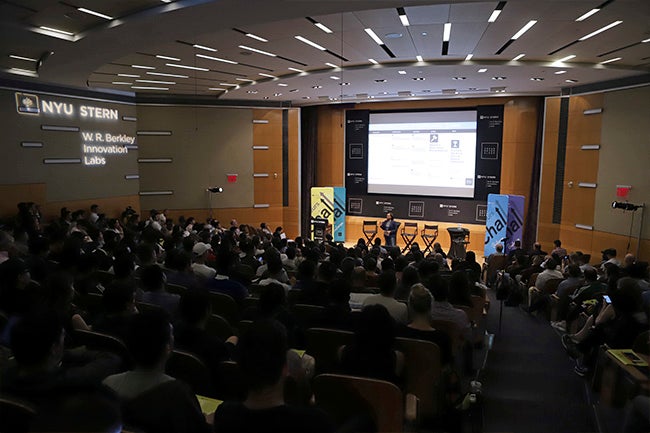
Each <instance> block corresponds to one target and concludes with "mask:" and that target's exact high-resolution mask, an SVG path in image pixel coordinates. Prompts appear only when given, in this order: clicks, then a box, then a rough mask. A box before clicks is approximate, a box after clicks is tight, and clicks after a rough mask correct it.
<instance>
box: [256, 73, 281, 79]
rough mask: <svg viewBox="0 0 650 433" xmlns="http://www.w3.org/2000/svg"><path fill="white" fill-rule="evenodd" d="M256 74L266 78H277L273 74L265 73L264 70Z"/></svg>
mask: <svg viewBox="0 0 650 433" xmlns="http://www.w3.org/2000/svg"><path fill="white" fill-rule="evenodd" d="M258 75H261V76H263V77H268V78H277V77H276V76H275V75H271V74H265V73H264V72H260V73H259V74H258Z"/></svg>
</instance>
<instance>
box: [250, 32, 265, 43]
mask: <svg viewBox="0 0 650 433" xmlns="http://www.w3.org/2000/svg"><path fill="white" fill-rule="evenodd" d="M246 36H248V37H249V38H251V39H255V40H257V41H260V42H268V40H267V39H264V38H263V37H261V36H257V35H254V34H252V33H246Z"/></svg>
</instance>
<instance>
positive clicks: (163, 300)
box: [140, 265, 181, 317]
mask: <svg viewBox="0 0 650 433" xmlns="http://www.w3.org/2000/svg"><path fill="white" fill-rule="evenodd" d="M140 275H141V277H140V287H141V288H142V290H144V293H143V294H142V296H141V298H140V301H142V302H145V303H147V304H153V305H158V306H159V307H161V308H162V309H163V310H165V311H167V313H168V314H169V315H170V316H172V317H173V316H175V315H176V311H177V310H178V301H179V300H180V298H181V297H180V296H179V295H177V294H175V293H168V292H166V291H165V284H166V283H167V277H166V276H165V273H164V272H163V270H162V268H161V267H160V266H157V265H149V266H147V267H145V268H144V269H143V270H142V272H141V274H140Z"/></svg>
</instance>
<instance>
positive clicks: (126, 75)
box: [117, 74, 140, 78]
mask: <svg viewBox="0 0 650 433" xmlns="http://www.w3.org/2000/svg"><path fill="white" fill-rule="evenodd" d="M117 76H118V77H129V78H140V76H139V75H138V74H117Z"/></svg>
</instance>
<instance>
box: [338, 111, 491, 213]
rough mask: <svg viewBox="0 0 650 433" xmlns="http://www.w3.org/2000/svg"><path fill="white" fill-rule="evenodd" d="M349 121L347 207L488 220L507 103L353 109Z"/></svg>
mask: <svg viewBox="0 0 650 433" xmlns="http://www.w3.org/2000/svg"><path fill="white" fill-rule="evenodd" d="M436 111H441V113H436ZM470 112H472V113H471V114H468V113H470ZM430 114H433V115H434V116H435V115H439V116H441V117H440V120H439V121H435V122H430V121H429V120H427V119H428V118H427V116H429V115H430ZM388 116H393V117H390V118H389V117H388ZM395 116H397V117H395ZM406 116H409V117H408V119H407V118H406ZM445 116H446V117H445ZM452 118H458V119H460V120H449V119H452ZM388 119H397V120H388ZM405 119H406V120H405ZM410 119H415V120H414V121H411V120H410ZM345 125H346V128H345V189H346V193H347V202H346V210H347V214H348V215H352V216H369V217H382V216H384V215H385V214H386V212H392V213H393V215H394V216H395V218H396V219H400V218H408V219H416V220H417V219H421V220H426V221H440V222H449V223H455V224H458V223H467V224H485V222H486V216H487V198H488V195H489V194H498V193H499V192H500V180H501V151H502V145H501V144H502V137H503V106H502V105H489V106H477V107H471V108H469V109H468V108H463V109H462V110H460V109H445V110H435V111H434V110H405V111H391V112H383V111H369V110H349V111H347V112H346V122H345ZM467 125H469V126H467ZM371 136H372V139H369V137H371ZM369 141H370V142H371V143H370V146H369ZM463 146H464V147H465V149H463ZM378 149H379V150H378ZM463 152H464V153H463ZM404 155H408V156H407V157H406V158H403V156H404ZM436 158H437V159H436ZM472 158H473V164H472ZM429 161H432V163H429ZM456 167H459V168H458V169H456ZM461 170H465V172H463V174H462V175H460V176H456V172H460V171H461ZM436 176H438V178H436ZM444 176H447V177H448V181H446V178H445V177H444ZM429 181H431V182H432V183H431V185H427V182H429ZM377 191H379V192H377Z"/></svg>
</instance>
